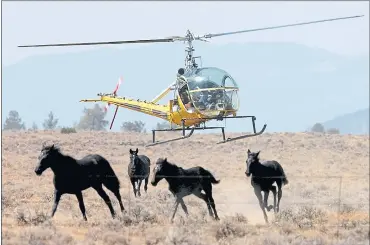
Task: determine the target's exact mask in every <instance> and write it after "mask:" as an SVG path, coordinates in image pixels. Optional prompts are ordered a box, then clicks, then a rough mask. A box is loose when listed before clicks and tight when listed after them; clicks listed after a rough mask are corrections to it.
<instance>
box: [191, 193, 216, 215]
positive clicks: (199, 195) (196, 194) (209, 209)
mask: <svg viewBox="0 0 370 245" xmlns="http://www.w3.org/2000/svg"><path fill="white" fill-rule="evenodd" d="M193 194H194V195H195V196H197V197H199V198H200V199H203V200H204V201H205V202H206V204H207V208H208V213H209V216H211V217H213V212H212V209H211V205H210V202H209V200H208V198H207V195H205V194H203V193H201V192H200V191H196V192H194V193H193Z"/></svg>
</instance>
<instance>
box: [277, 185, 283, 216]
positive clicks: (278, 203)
mask: <svg viewBox="0 0 370 245" xmlns="http://www.w3.org/2000/svg"><path fill="white" fill-rule="evenodd" d="M277 186H278V201H277V207H276V212H277V213H278V212H279V209H280V199H281V197H282V196H283V191H282V190H281V186H282V183H281V181H279V182H277Z"/></svg>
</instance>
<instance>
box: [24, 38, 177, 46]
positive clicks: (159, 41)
mask: <svg viewBox="0 0 370 245" xmlns="http://www.w3.org/2000/svg"><path fill="white" fill-rule="evenodd" d="M181 38H182V37H170V38H159V39H142V40H128V41H112V42H87V43H56V44H36V45H21V46H18V47H19V48H25V47H57V46H83V45H103V44H125V43H163V42H174V41H177V40H181Z"/></svg>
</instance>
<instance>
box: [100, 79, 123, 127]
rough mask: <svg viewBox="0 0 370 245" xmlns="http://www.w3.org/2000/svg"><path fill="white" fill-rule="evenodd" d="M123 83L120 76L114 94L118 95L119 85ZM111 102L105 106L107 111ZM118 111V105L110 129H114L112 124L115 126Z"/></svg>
mask: <svg viewBox="0 0 370 245" xmlns="http://www.w3.org/2000/svg"><path fill="white" fill-rule="evenodd" d="M121 83H122V77H119V79H118V83H117V85H116V88H115V89H114V91H113V95H114V96H116V95H117V91H118V89H119V87H120V86H121ZM110 105H111V104H110V103H108V104H107V105H106V106H105V107H104V111H105V112H107V111H108V108H109V107H110ZM117 111H118V106H116V110H115V112H114V116H113V119H112V122H111V124H110V127H109V129H112V126H113V122H114V119H115V118H116V115H117Z"/></svg>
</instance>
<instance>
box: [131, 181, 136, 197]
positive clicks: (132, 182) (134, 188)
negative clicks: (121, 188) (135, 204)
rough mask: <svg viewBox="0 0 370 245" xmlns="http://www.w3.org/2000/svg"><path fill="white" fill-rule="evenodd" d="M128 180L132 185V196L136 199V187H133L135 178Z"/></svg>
mask: <svg viewBox="0 0 370 245" xmlns="http://www.w3.org/2000/svg"><path fill="white" fill-rule="evenodd" d="M130 180H131V184H132V189H133V190H134V195H135V197H136V185H135V182H136V179H135V178H130Z"/></svg>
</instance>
